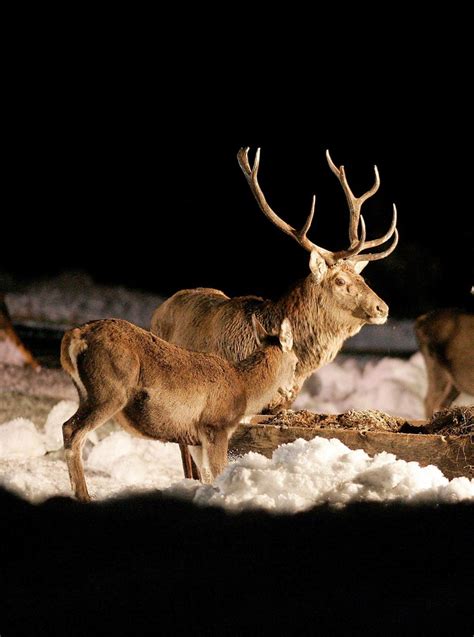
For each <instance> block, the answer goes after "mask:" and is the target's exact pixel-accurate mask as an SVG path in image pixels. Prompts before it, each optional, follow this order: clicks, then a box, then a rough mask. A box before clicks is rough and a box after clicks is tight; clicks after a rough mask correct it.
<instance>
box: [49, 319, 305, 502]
mask: <svg viewBox="0 0 474 637" xmlns="http://www.w3.org/2000/svg"><path fill="white" fill-rule="evenodd" d="M251 320H252V325H253V328H254V332H253V338H254V340H255V347H254V348H253V349H255V348H257V347H258V348H260V349H257V351H253V352H252V354H251V355H250V356H248V357H247V358H245V359H244V360H242V361H241V362H240V363H236V364H231V363H228V362H227V361H225V360H223V359H222V358H220V357H218V356H214V355H212V354H203V353H200V352H190V351H188V350H185V349H182V348H180V347H177V346H175V345H171V344H170V343H167V342H166V341H163V340H162V339H160V338H158V337H157V336H155V335H154V334H151V332H147V331H145V330H143V329H141V328H139V327H136V326H135V325H132V324H131V323H128V322H127V321H123V320H119V319H106V320H101V321H93V322H91V323H86V324H85V325H83V326H82V327H76V328H75V329H73V330H70V331H69V332H66V334H65V335H64V337H63V339H62V342H61V364H62V366H63V368H64V370H65V371H66V372H67V373H68V374H69V375H70V376H71V378H72V380H73V381H74V384H75V385H76V387H77V390H78V393H79V408H78V410H77V412H76V413H75V414H74V416H72V418H70V419H69V420H68V421H66V422H65V423H64V425H63V438H64V447H65V450H66V460H67V465H68V469H69V476H70V478H71V486H72V489H73V491H74V493H75V495H76V497H77V498H78V499H79V500H84V501H86V500H90V497H89V493H88V491H87V486H86V481H85V478H84V469H83V465H82V457H81V450H82V446H83V444H84V441H85V438H86V436H87V434H88V433H90V432H91V431H92V430H93V429H95V428H96V427H99V426H100V425H102V424H103V423H105V422H106V421H107V420H108V419H109V418H112V417H114V418H115V419H116V420H117V421H118V422H119V424H120V425H122V426H123V427H124V429H127V430H129V431H131V432H132V433H134V434H135V435H138V436H143V437H145V438H151V439H153V440H161V441H163V442H178V443H181V444H184V445H193V446H197V447H198V448H197V449H194V452H193V459H194V460H195V462H196V464H197V465H198V467H199V469H200V472H201V476H202V479H203V481H205V482H212V480H213V479H214V478H215V477H216V475H218V474H219V473H220V472H221V471H222V470H223V469H224V466H225V465H226V462H227V446H228V440H229V438H230V436H231V435H232V433H233V431H234V430H235V428H236V427H237V425H238V423H239V421H240V420H241V418H242V416H244V415H245V414H246V413H256V412H258V411H260V410H261V409H262V408H263V407H264V406H265V405H266V404H267V403H268V402H269V401H270V400H271V399H272V397H273V396H274V395H275V394H276V393H278V392H282V393H283V394H287V393H288V391H289V390H290V388H291V387H292V386H293V383H294V372H295V367H296V360H297V359H296V355H295V354H294V353H293V351H292V348H293V337H292V330H291V325H290V322H289V321H288V319H286V318H285V319H283V320H282V322H281V324H280V325H279V326H278V330H277V331H276V332H275V333H276V334H278V337H275V336H271V335H270V333H269V332H267V331H266V330H265V329H264V328H263V327H262V326H261V325H260V324H259V322H258V320H257V319H256V318H255V317H253V318H252V319H251ZM199 446H200V447H199Z"/></svg>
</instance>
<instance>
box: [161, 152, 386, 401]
mask: <svg viewBox="0 0 474 637" xmlns="http://www.w3.org/2000/svg"><path fill="white" fill-rule="evenodd" d="M248 151H249V149H248V148H247V149H243V148H242V149H240V151H239V153H238V155H237V158H238V161H239V165H240V167H241V169H242V171H243V173H244V175H245V178H246V180H247V182H248V184H249V186H250V189H251V191H252V193H253V194H254V196H255V198H256V200H257V202H258V204H259V206H260V208H261V210H262V212H263V213H264V215H265V216H266V217H268V219H269V220H270V221H271V222H272V223H273V224H274V225H276V226H277V227H278V228H279V229H280V230H282V231H283V232H284V233H285V234H288V235H289V236H291V237H292V238H293V239H294V240H296V241H297V242H298V243H299V244H300V245H301V246H302V247H303V248H304V249H305V250H307V251H308V252H309V253H310V261H309V269H310V274H309V276H308V277H306V279H304V280H303V281H302V282H300V283H297V284H296V285H295V286H294V287H293V289H292V290H291V291H290V292H289V293H288V294H287V295H285V296H284V297H282V298H281V299H280V300H278V301H276V302H271V301H265V300H263V299H261V298H259V297H253V296H248V297H239V298H234V299H229V298H228V297H227V296H226V295H225V294H224V293H223V292H220V291H219V290H211V289H205V288H197V289H195V290H181V291H180V292H177V293H176V294H175V295H173V296H172V297H170V298H169V299H168V300H166V301H165V302H164V303H163V304H162V305H160V306H159V307H158V308H157V310H156V311H155V313H154V315H153V317H152V322H151V330H152V331H153V332H154V333H156V334H158V335H159V336H161V337H162V338H164V339H166V340H168V341H170V342H172V343H176V344H178V345H181V346H183V347H188V348H190V349H193V350H200V351H205V352H212V353H216V354H219V355H220V356H223V357H225V358H226V359H228V360H230V361H239V360H241V359H242V358H244V357H245V356H248V355H249V354H250V353H251V352H252V351H253V348H254V347H255V345H254V342H253V341H252V338H251V321H250V317H251V315H252V313H255V315H256V316H257V317H258V319H259V320H260V321H261V323H262V324H263V325H264V327H266V328H268V329H273V328H274V326H275V325H276V324H278V323H279V321H281V318H282V317H283V316H288V317H289V319H290V321H291V324H292V328H293V335H294V345H295V353H296V355H297V357H298V366H297V370H296V377H295V385H294V388H293V392H292V396H291V398H294V397H295V396H296V394H297V393H298V391H299V390H300V388H301V386H302V384H303V381H304V380H305V378H307V376H309V375H310V374H311V373H312V372H314V371H315V370H316V369H318V368H319V367H321V366H322V365H325V364H327V363H329V362H330V361H332V360H333V359H334V357H335V356H336V354H337V353H338V351H339V350H340V348H341V347H342V344H343V342H344V341H345V340H346V339H347V338H349V337H350V336H353V335H354V334H356V333H357V332H358V331H359V330H360V329H361V327H362V326H363V325H365V324H367V323H372V324H374V323H375V324H381V323H384V322H385V321H386V320H387V316H388V307H387V305H386V303H384V301H382V299H380V298H379V297H378V296H377V295H376V294H375V292H374V291H373V290H371V289H370V287H369V286H368V285H367V284H366V283H365V281H364V279H363V278H362V277H361V275H360V272H361V271H362V269H363V268H364V267H365V266H366V265H367V263H368V262H369V261H374V260H376V259H382V258H384V257H386V256H388V255H389V254H390V253H391V252H393V250H394V249H395V247H396V245H397V242H398V232H397V229H396V221H397V213H396V208H395V205H394V206H393V217H392V223H391V226H390V228H389V230H388V231H387V232H386V233H385V235H383V236H382V237H380V238H378V239H371V240H366V230H365V222H364V219H363V217H362V215H361V208H362V205H363V203H364V202H365V201H366V200H367V199H368V198H369V197H371V196H372V195H374V194H375V193H376V192H377V190H378V188H379V185H380V179H379V175H378V171H377V168H376V167H374V171H375V182H374V185H373V186H372V188H371V189H370V190H368V191H367V192H366V193H364V194H363V195H361V196H360V197H356V196H355V195H354V194H353V193H352V191H351V189H350V187H349V184H348V182H347V177H346V173H345V170H344V166H341V167H340V168H337V167H336V166H335V165H334V163H333V161H332V159H331V157H330V155H329V151H327V153H326V156H327V160H328V164H329V167H330V169H331V170H332V172H333V173H334V174H335V175H336V176H337V178H338V180H339V182H340V183H341V185H342V188H343V190H344V193H345V195H346V200H347V203H348V206H349V212H350V221H349V240H350V245H349V248H348V249H347V250H341V251H339V252H331V251H329V250H326V249H325V248H322V247H320V246H318V245H316V244H315V243H313V242H312V241H310V240H309V239H308V237H307V236H306V235H307V232H308V230H309V228H310V225H311V223H312V220H313V216H314V211H315V202H316V199H315V197H313V202H312V206H311V210H310V213H309V215H308V218H307V220H306V222H305V224H304V225H303V227H302V229H301V230H299V231H298V230H295V228H293V227H292V226H290V225H289V224H288V223H286V222H285V221H283V219H281V218H280V217H279V216H278V215H277V214H276V213H275V212H274V211H273V210H272V208H271V207H270V205H269V204H268V202H267V200H266V198H265V195H264V194H263V192H262V189H261V188H260V185H259V183H258V169H259V165H260V149H258V150H257V153H256V156H255V161H254V164H253V166H250V162H249V158H248ZM359 226H360V230H359ZM391 237H393V241H392V244H391V245H390V247H389V248H387V249H386V250H384V251H382V252H375V253H364V252H363V250H365V249H368V248H374V247H377V246H380V245H382V244H383V243H385V242H386V241H387V240H388V239H390V238H391ZM289 402H290V403H291V399H290V401H289ZM285 405H286V406H287V405H288V397H287V399H286V401H285V399H284V398H283V396H282V395H281V394H280V395H276V396H275V397H274V399H273V400H272V401H271V403H269V404H268V405H267V407H268V408H269V409H275V408H278V407H280V406H285Z"/></svg>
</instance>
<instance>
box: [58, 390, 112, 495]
mask: <svg viewBox="0 0 474 637" xmlns="http://www.w3.org/2000/svg"><path fill="white" fill-rule="evenodd" d="M122 407H123V404H121V403H117V402H116V401H115V402H114V401H111V402H108V403H105V404H102V405H96V406H94V407H91V406H88V405H81V406H80V407H79V409H78V410H77V412H76V413H75V414H74V416H72V417H71V418H69V420H67V421H66V422H65V423H64V425H63V440H64V449H65V451H66V462H67V467H68V470H69V478H70V480H71V488H72V490H73V491H74V495H75V496H76V498H77V499H78V500H81V501H82V502H89V501H90V499H91V498H90V495H89V492H88V490H87V485H86V479H85V476H84V466H83V463H82V447H83V445H84V442H85V440H86V437H87V434H89V433H90V432H91V431H93V430H94V429H96V428H97V427H100V425H103V424H104V423H105V422H106V421H107V420H108V419H109V418H111V417H112V416H113V415H114V414H115V413H117V411H119V410H120V409H121V408H122Z"/></svg>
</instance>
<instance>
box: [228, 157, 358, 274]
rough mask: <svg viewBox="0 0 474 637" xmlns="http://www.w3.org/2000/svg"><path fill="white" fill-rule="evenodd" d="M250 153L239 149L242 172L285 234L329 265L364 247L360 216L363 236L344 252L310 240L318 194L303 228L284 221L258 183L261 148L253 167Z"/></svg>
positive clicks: (256, 196) (265, 208)
mask: <svg viewBox="0 0 474 637" xmlns="http://www.w3.org/2000/svg"><path fill="white" fill-rule="evenodd" d="M248 153H249V148H241V149H240V150H239V152H238V153H237V159H238V162H239V166H240V167H241V169H242V172H243V173H244V175H245V177H246V179H247V182H248V184H249V186H250V189H251V191H252V192H253V194H254V196H255V199H256V200H257V202H258V204H259V206H260V208H261V210H262V212H263V214H264V215H265V216H266V217H267V218H268V219H270V221H271V222H272V223H273V224H275V225H276V227H277V228H280V230H282V231H283V232H284V233H285V234H287V235H289V236H290V237H292V238H293V239H295V241H297V242H298V243H299V245H300V246H302V247H303V248H304V249H305V250H308V252H312V251H313V250H316V251H317V252H319V254H320V255H321V256H322V257H323V258H324V260H325V261H326V262H327V263H328V265H332V264H333V263H335V261H336V260H337V259H340V258H347V257H349V256H351V255H353V254H357V253H358V252H360V250H362V247H363V245H364V242H365V223H364V219H363V218H362V217H360V223H361V227H362V230H361V235H362V236H361V238H360V240H359V239H357V242H355V243H354V245H351V247H350V248H349V250H346V251H344V253H334V252H331V251H330V250H326V249H325V248H321V247H320V246H318V245H316V244H315V243H313V242H312V241H310V239H308V237H307V236H306V234H307V232H308V230H309V228H310V226H311V222H312V221H313V217H314V210H315V206H316V195H313V201H312V203H311V210H310V212H309V215H308V218H307V219H306V221H305V223H304V225H303V227H302V228H301V230H296V229H295V228H293V226H290V225H289V224H288V223H286V221H283V219H281V218H280V217H279V216H278V215H277V214H276V213H275V212H274V211H273V210H272V208H271V207H270V205H269V204H268V202H267V200H266V198H265V195H264V194H263V192H262V189H261V188H260V185H259V183H258V168H259V165H260V148H257V152H256V153H255V159H254V162H253V166H252V167H251V166H250V163H249V157H248ZM356 232H357V230H356Z"/></svg>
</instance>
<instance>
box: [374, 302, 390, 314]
mask: <svg viewBox="0 0 474 637" xmlns="http://www.w3.org/2000/svg"><path fill="white" fill-rule="evenodd" d="M375 310H376V312H377V313H378V314H380V315H381V316H385V314H387V313H388V305H387V304H386V303H384V302H383V301H382V302H381V303H377V305H376V306H375Z"/></svg>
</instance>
